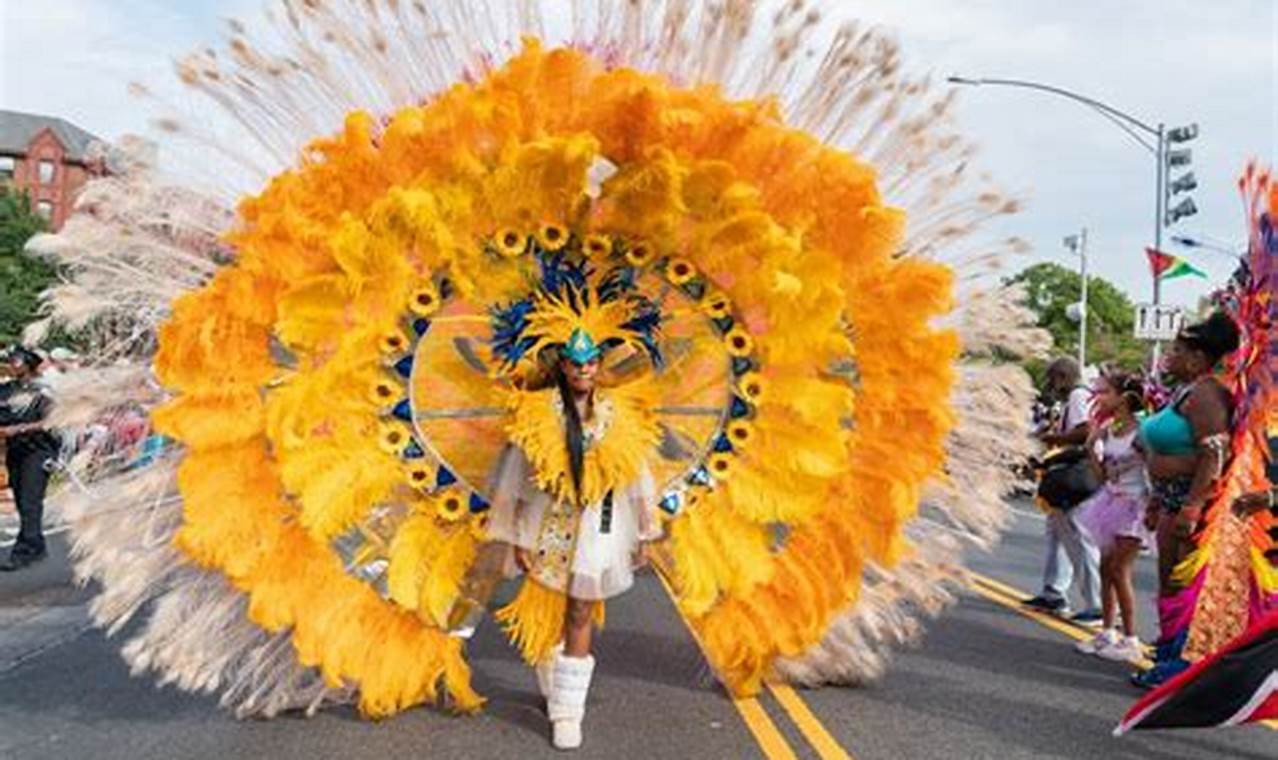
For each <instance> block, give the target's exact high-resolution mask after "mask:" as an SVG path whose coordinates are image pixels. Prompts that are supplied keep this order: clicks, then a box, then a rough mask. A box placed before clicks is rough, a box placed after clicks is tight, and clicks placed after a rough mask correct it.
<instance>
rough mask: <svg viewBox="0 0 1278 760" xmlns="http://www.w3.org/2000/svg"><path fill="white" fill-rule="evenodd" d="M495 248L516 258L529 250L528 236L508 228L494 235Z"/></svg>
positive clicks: (503, 254) (506, 255)
mask: <svg viewBox="0 0 1278 760" xmlns="http://www.w3.org/2000/svg"><path fill="white" fill-rule="evenodd" d="M493 248H494V249H495V250H496V251H497V252H498V253H500V254H501V255H502V256H505V257H506V258H512V259H513V258H515V257H516V256H521V255H523V253H524V251H526V250H528V237H527V236H526V235H524V234H522V233H521V232H519V231H518V230H515V229H512V228H506V229H502V230H499V231H498V232H497V234H495V235H493Z"/></svg>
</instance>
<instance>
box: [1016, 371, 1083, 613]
mask: <svg viewBox="0 0 1278 760" xmlns="http://www.w3.org/2000/svg"><path fill="white" fill-rule="evenodd" d="M1080 377H1081V375H1080V372H1079V367H1078V363H1077V362H1075V361H1074V360H1073V359H1069V358H1067V357H1061V358H1059V359H1056V360H1055V361H1053V362H1052V363H1051V364H1050V365H1048V367H1047V387H1048V391H1049V392H1050V393H1052V394H1053V395H1055V396H1056V397H1057V398H1060V399H1062V400H1063V401H1064V409H1063V410H1062V412H1061V416H1060V420H1059V421H1058V423H1057V424H1056V425H1055V426H1054V427H1053V428H1049V430H1048V431H1047V432H1045V433H1043V434H1042V435H1040V436H1039V438H1040V439H1041V440H1042V441H1043V443H1044V444H1046V445H1047V446H1049V447H1052V448H1059V447H1066V446H1081V445H1083V443H1085V442H1086V441H1087V433H1088V420H1089V417H1090V414H1089V411H1090V409H1089V407H1090V406H1091V392H1090V391H1088V390H1087V388H1085V387H1083V385H1082V384H1081V382H1080ZM1046 523H1047V560H1046V562H1045V564H1044V567H1043V591H1042V593H1040V594H1039V595H1038V596H1036V597H1034V598H1032V599H1027V600H1025V605H1026V606H1027V607H1033V608H1035V609H1040V610H1043V611H1045V612H1053V613H1056V614H1058V615H1067V614H1069V589H1070V586H1071V585H1072V584H1073V582H1074V580H1075V579H1077V580H1078V585H1079V589H1078V590H1079V593H1080V595H1081V596H1082V598H1083V609H1082V611H1081V612H1079V613H1078V614H1077V615H1075V616H1074V617H1073V620H1076V621H1077V622H1080V623H1087V624H1092V623H1097V622H1099V621H1100V618H1101V611H1100V550H1099V549H1097V548H1096V545H1095V544H1093V543H1092V541H1091V540H1090V539H1089V538H1088V537H1087V534H1086V533H1084V532H1083V531H1081V530H1080V529H1079V527H1078V525H1077V524H1076V523H1075V521H1074V518H1073V517H1072V516H1071V512H1070V511H1067V510H1062V509H1050V510H1048V514H1047V519H1046Z"/></svg>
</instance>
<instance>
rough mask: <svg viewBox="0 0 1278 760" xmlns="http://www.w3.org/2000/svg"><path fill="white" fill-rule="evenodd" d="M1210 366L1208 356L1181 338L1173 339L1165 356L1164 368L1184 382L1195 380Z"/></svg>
mask: <svg viewBox="0 0 1278 760" xmlns="http://www.w3.org/2000/svg"><path fill="white" fill-rule="evenodd" d="M1209 368H1210V364H1209V362H1208V361H1207V357H1206V356H1205V355H1204V354H1203V352H1202V351H1199V350H1197V349H1195V348H1193V347H1192V346H1190V345H1189V344H1188V343H1186V342H1185V341H1183V340H1180V339H1179V338H1178V339H1176V340H1174V341H1172V343H1171V345H1170V346H1169V347H1168V349H1167V355H1166V356H1164V357H1163V369H1164V370H1165V371H1166V372H1167V374H1169V375H1171V376H1172V377H1174V378H1176V379H1177V380H1180V381H1182V382H1185V381H1188V380H1193V379H1194V378H1195V377H1197V376H1198V375H1200V374H1202V373H1203V372H1205V371H1206V370H1207V369H1209Z"/></svg>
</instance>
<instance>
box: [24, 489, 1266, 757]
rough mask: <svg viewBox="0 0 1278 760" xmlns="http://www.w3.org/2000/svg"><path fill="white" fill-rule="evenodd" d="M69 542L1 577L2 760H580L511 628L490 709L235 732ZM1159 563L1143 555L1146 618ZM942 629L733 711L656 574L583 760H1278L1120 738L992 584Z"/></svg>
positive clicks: (1258, 736) (1037, 530)
mask: <svg viewBox="0 0 1278 760" xmlns="http://www.w3.org/2000/svg"><path fill="white" fill-rule="evenodd" d="M1041 531H1042V523H1041V521H1039V520H1038V519H1037V518H1036V517H1035V516H1033V514H1032V513H1030V512H1026V513H1025V514H1022V515H1020V516H1018V518H1017V520H1016V522H1015V524H1014V526H1013V529H1012V530H1011V531H1010V532H1009V534H1008V535H1007V537H1006V538H1005V540H1004V542H1003V544H1002V545H1001V546H1000V547H999V549H998V550H997V551H995V552H994V553H993V554H991V555H988V556H983V557H980V558H976V559H975V560H974V566H975V567H976V569H977V570H978V571H979V572H981V573H983V574H985V575H987V576H990V577H992V578H994V579H996V580H998V581H1001V582H1002V583H1004V584H1008V585H1010V586H1012V587H1015V588H1018V589H1025V590H1030V589H1032V588H1033V587H1034V586H1035V585H1036V579H1037V576H1038V572H1039V570H1040V557H1039V550H1040V546H1041V542H1042V538H1041ZM63 538H64V537H58V538H57V539H55V543H54V548H55V555H56V556H55V557H53V558H52V559H51V560H50V561H48V562H46V563H44V564H42V565H40V566H39V567H38V568H36V569H33V570H31V571H28V572H25V573H22V574H17V575H0V757H3V758H51V759H52V758H102V759H103V760H114V759H116V758H120V759H124V758H128V759H129V760H145V759H149V758H156V759H160V758H163V759H164V760H170V759H175V758H219V759H232V758H259V757H269V758H278V759H279V760H319V759H320V758H351V759H354V758H384V757H389V756H399V757H422V758H538V757H562V756H563V755H561V754H560V753H557V752H555V751H554V750H552V749H551V748H550V747H549V745H548V743H547V741H546V738H545V734H546V729H545V724H544V717H543V715H542V713H541V709H540V704H539V700H538V699H537V697H536V696H535V692H536V687H535V684H534V680H533V677H532V674H531V672H529V671H528V670H527V669H525V668H523V667H522V666H521V665H520V664H519V662H518V661H517V658H516V656H515V653H514V652H513V650H511V649H510V647H508V646H507V645H506V644H505V643H504V641H502V639H501V637H500V635H499V633H498V631H496V630H495V628H493V627H491V626H489V625H485V626H481V628H480V630H479V632H478V633H477V634H476V637H475V640H474V641H473V642H472V646H471V652H472V664H473V666H474V671H475V682H476V686H477V687H478V688H479V689H480V690H481V691H482V692H483V693H485V694H486V695H487V696H488V697H489V699H490V702H489V707H488V708H487V709H486V710H485V711H484V713H483V714H481V715H479V716H476V717H449V716H446V715H441V714H439V713H437V712H435V711H433V710H430V709H417V710H412V711H410V712H408V713H405V714H402V715H400V716H398V717H395V718H393V719H390V720H387V721H384V722H381V723H372V722H367V721H363V720H361V719H359V718H358V717H357V716H356V715H355V714H354V713H353V712H352V711H351V710H349V709H330V710H327V711H325V712H323V713H321V714H320V715H318V716H316V717H314V718H310V719H306V718H301V717H284V718H278V719H275V720H271V721H236V720H235V719H234V718H232V717H230V716H229V715H227V714H226V713H224V712H222V711H219V710H218V709H217V707H216V704H215V700H214V699H213V698H212V697H207V696H196V695H189V694H184V693H181V692H178V691H176V690H173V689H171V688H164V689H161V688H157V687H156V686H154V684H153V683H152V682H151V681H150V680H149V679H136V678H130V676H129V673H128V669H127V667H126V666H125V665H124V663H123V662H122V661H121V660H120V658H119V657H118V655H117V652H116V650H117V648H118V646H119V644H118V642H116V641H113V640H108V639H106V638H104V636H103V635H102V634H101V633H100V632H98V631H96V630H92V629H88V628H87V627H86V625H85V622H86V616H85V612H84V607H83V604H84V601H85V599H86V598H87V593H86V592H85V591H82V590H77V589H74V588H71V587H70V586H69V578H70V571H69V569H68V567H67V563H66V559H65V556H66V555H65V553H66V545H65V543H64V542H63V540H62V539H63ZM1151 572H1152V560H1150V559H1149V558H1145V559H1143V560H1142V564H1141V573H1140V576H1141V577H1140V581H1141V585H1142V586H1143V587H1144V591H1145V593H1144V598H1145V600H1146V604H1145V606H1144V607H1143V608H1142V611H1143V612H1145V613H1146V618H1147V620H1146V622H1147V623H1152V621H1150V620H1149V619H1148V618H1149V617H1150V616H1152V606H1151V604H1150V603H1149V602H1148V600H1149V599H1150V598H1151V597H1150V589H1151V583H1152V577H1151ZM983 588H985V589H986V590H985V591H984V594H986V595H988V596H993V597H995V600H991V599H990V598H987V596H983V595H977V594H967V595H965V596H964V597H963V598H962V600H961V601H960V603H959V604H958V605H957V606H956V607H954V608H953V609H951V610H949V611H948V612H947V613H946V614H945V616H944V617H942V618H941V619H940V620H938V621H936V622H935V623H933V624H932V625H931V626H930V630H929V632H928V634H927V636H926V637H925V638H924V639H923V641H922V642H921V643H920V645H919V646H918V647H917V648H915V649H913V650H910V651H906V652H903V653H901V655H900V656H899V657H898V658H897V659H896V662H895V663H894V666H893V667H892V669H891V670H890V671H889V673H888V674H887V676H885V677H884V678H883V679H882V680H881V681H879V682H877V683H875V684H872V685H869V686H864V687H859V688H839V689H821V690H815V691H806V690H804V691H797V692H796V691H789V690H785V689H782V690H778V691H769V692H765V693H764V694H763V695H762V696H761V697H760V698H759V699H758V700H750V701H745V702H739V703H734V702H733V701H732V700H730V699H728V698H727V697H726V696H724V694H723V693H722V691H721V690H720V689H719V688H718V687H717V686H716V685H715V683H714V682H713V680H712V678H711V677H710V676H709V673H708V671H707V670H706V668H705V666H704V664H703V662H702V660H701V658H700V655H699V653H698V650H697V647H696V644H695V642H694V641H693V640H692V639H691V637H690V636H689V634H688V632H687V629H686V628H685V627H684V625H683V623H682V621H681V620H680V619H679V618H678V614H677V613H676V611H675V610H674V608H673V606H672V605H671V604H670V602H669V600H668V598H667V597H666V596H665V592H664V590H663V589H662V587H661V585H660V584H659V583H658V582H657V580H656V579H655V578H653V577H652V576H645V577H644V578H643V579H642V580H641V582H640V584H639V585H638V587H637V588H636V589H635V590H634V591H633V592H632V593H630V594H629V595H627V596H626V597H624V598H623V599H621V600H619V601H618V602H616V603H614V604H612V605H610V607H609V615H608V629H607V630H606V631H605V632H604V633H603V635H602V637H601V638H600V640H599V646H598V651H597V656H598V658H599V660H600V665H599V670H598V671H597V678H596V683H595V686H594V688H593V689H592V691H591V697H590V707H589V712H588V715H587V722H586V746H585V747H584V748H583V749H582V750H581V751H580V752H578V753H577V755H576V756H577V757H580V758H582V759H583V760H585V758H608V759H609V760H616V759H617V758H622V757H624V758H632V757H636V758H760V757H766V758H769V760H784V758H787V757H798V758H822V759H823V760H839V759H840V758H858V760H890V759H895V758H951V757H954V758H967V759H976V758H1000V759H1004V758H1009V759H1010V758H1149V759H1150V760H1164V759H1166V760H1171V759H1173V758H1185V759H1186V760H1188V759H1190V758H1193V759H1194V760H1198V759H1200V758H1240V759H1249V758H1275V757H1278V731H1275V730H1272V729H1269V728H1267V727H1263V726H1251V727H1245V728H1237V729H1227V730H1213V731H1203V730H1193V731H1172V732H1143V733H1138V734H1134V735H1129V736H1127V737H1124V738H1121V739H1115V738H1112V737H1111V736H1110V729H1111V728H1112V727H1113V725H1114V724H1115V723H1116V722H1117V720H1118V717H1119V716H1120V715H1121V714H1122V712H1123V711H1124V710H1125V709H1126V707H1127V706H1128V705H1129V704H1130V703H1131V701H1132V700H1133V699H1134V698H1135V697H1136V696H1137V692H1136V691H1135V690H1134V689H1133V688H1132V687H1131V686H1129V685H1128V684H1127V683H1126V670H1125V668H1123V667H1122V666H1118V665H1112V664H1109V663H1105V662H1102V661H1099V660H1095V659H1092V658H1086V657H1083V656H1082V655H1079V654H1076V653H1075V652H1074V651H1073V649H1072V647H1071V646H1070V643H1071V638H1070V637H1069V635H1068V633H1069V632H1070V631H1071V630H1072V629H1070V628H1069V627H1068V626H1061V625H1056V626H1054V627H1052V626H1050V625H1049V624H1047V623H1044V622H1042V621H1040V620H1035V619H1031V618H1029V617H1027V616H1025V615H1022V614H1020V613H1019V612H1017V611H1015V610H1014V609H1012V606H1011V605H1010V604H1009V600H1008V599H1007V598H1006V597H1005V596H1000V595H999V594H998V593H994V592H992V591H991V590H990V589H989V587H983Z"/></svg>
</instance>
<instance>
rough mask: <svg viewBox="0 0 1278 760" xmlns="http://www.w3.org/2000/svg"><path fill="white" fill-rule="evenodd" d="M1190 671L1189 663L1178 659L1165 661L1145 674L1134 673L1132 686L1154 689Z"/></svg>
mask: <svg viewBox="0 0 1278 760" xmlns="http://www.w3.org/2000/svg"><path fill="white" fill-rule="evenodd" d="M1188 669H1189V661H1188V660H1183V659H1181V658H1179V657H1177V658H1176V659H1174V660H1164V661H1163V662H1159V663H1157V664H1155V665H1154V667H1152V668H1150V669H1149V670H1146V671H1145V672H1143V673H1132V685H1134V686H1139V687H1140V688H1142V689H1154V688H1157V687H1159V686H1162V685H1163V684H1164V683H1166V682H1167V681H1170V680H1171V679H1173V678H1175V677H1176V676H1178V675H1180V674H1181V673H1182V672H1184V671H1186V670H1188Z"/></svg>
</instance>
